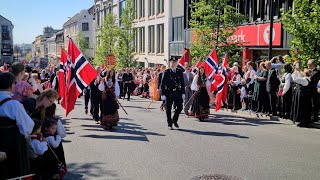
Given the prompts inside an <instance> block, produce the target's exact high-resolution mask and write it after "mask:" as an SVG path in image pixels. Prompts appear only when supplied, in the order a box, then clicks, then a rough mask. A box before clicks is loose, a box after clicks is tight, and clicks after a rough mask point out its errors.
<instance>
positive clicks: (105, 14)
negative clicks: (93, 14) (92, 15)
mask: <svg viewBox="0 0 320 180" xmlns="http://www.w3.org/2000/svg"><path fill="white" fill-rule="evenodd" d="M106 16H107V6H104V8H103V20H104V19H105V18H106Z"/></svg>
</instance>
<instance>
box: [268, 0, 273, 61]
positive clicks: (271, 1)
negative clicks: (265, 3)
mask: <svg viewBox="0 0 320 180" xmlns="http://www.w3.org/2000/svg"><path fill="white" fill-rule="evenodd" d="M269 15H270V36H269V60H271V59H272V40H273V0H270V6H269Z"/></svg>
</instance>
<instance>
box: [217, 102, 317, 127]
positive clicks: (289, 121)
mask: <svg viewBox="0 0 320 180" xmlns="http://www.w3.org/2000/svg"><path fill="white" fill-rule="evenodd" d="M211 110H212V111H211V114H212V113H215V110H214V108H213V109H212V107H211ZM219 111H223V112H226V113H228V114H237V115H239V116H245V117H251V118H257V119H270V118H269V117H268V116H260V115H256V113H254V112H251V113H249V112H248V111H241V110H238V111H236V112H232V111H231V110H230V109H228V110H226V109H225V108H221V109H220V110H219ZM270 120H271V119H270ZM279 121H280V122H282V123H286V124H292V125H294V124H293V123H292V121H291V120H286V119H282V118H279ZM309 128H314V129H320V122H315V123H312V124H311V125H310V127H309Z"/></svg>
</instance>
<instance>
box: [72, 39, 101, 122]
mask: <svg viewBox="0 0 320 180" xmlns="http://www.w3.org/2000/svg"><path fill="white" fill-rule="evenodd" d="M68 54H69V56H70V60H71V66H70V71H69V72H68V79H67V83H68V82H70V83H68V84H67V87H68V89H67V91H68V92H67V97H66V116H68V114H69V113H70V111H72V110H73V108H74V105H75V103H76V100H77V98H78V97H79V95H80V94H81V93H82V90H83V89H84V88H86V87H87V86H88V85H89V84H90V82H92V81H93V80H94V79H95V78H96V77H97V76H98V73H97V72H96V70H95V69H94V68H93V67H92V66H91V64H90V63H89V61H88V60H87V59H86V58H85V57H84V55H83V54H82V53H81V51H80V50H79V48H78V47H77V46H76V45H75V43H74V42H73V41H72V39H69V45H68ZM67 70H68V69H67Z"/></svg>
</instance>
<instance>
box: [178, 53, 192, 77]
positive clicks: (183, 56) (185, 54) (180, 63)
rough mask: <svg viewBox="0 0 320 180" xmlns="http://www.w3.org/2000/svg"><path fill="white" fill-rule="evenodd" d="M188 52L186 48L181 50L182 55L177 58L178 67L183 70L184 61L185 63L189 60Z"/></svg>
mask: <svg viewBox="0 0 320 180" xmlns="http://www.w3.org/2000/svg"><path fill="white" fill-rule="evenodd" d="M188 53H189V51H188V50H187V49H184V50H183V55H182V57H181V58H180V59H179V62H178V68H179V69H181V70H182V71H183V72H184V71H185V68H184V63H186V62H187V63H188V62H189V59H188V58H187V57H189V56H188Z"/></svg>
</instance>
